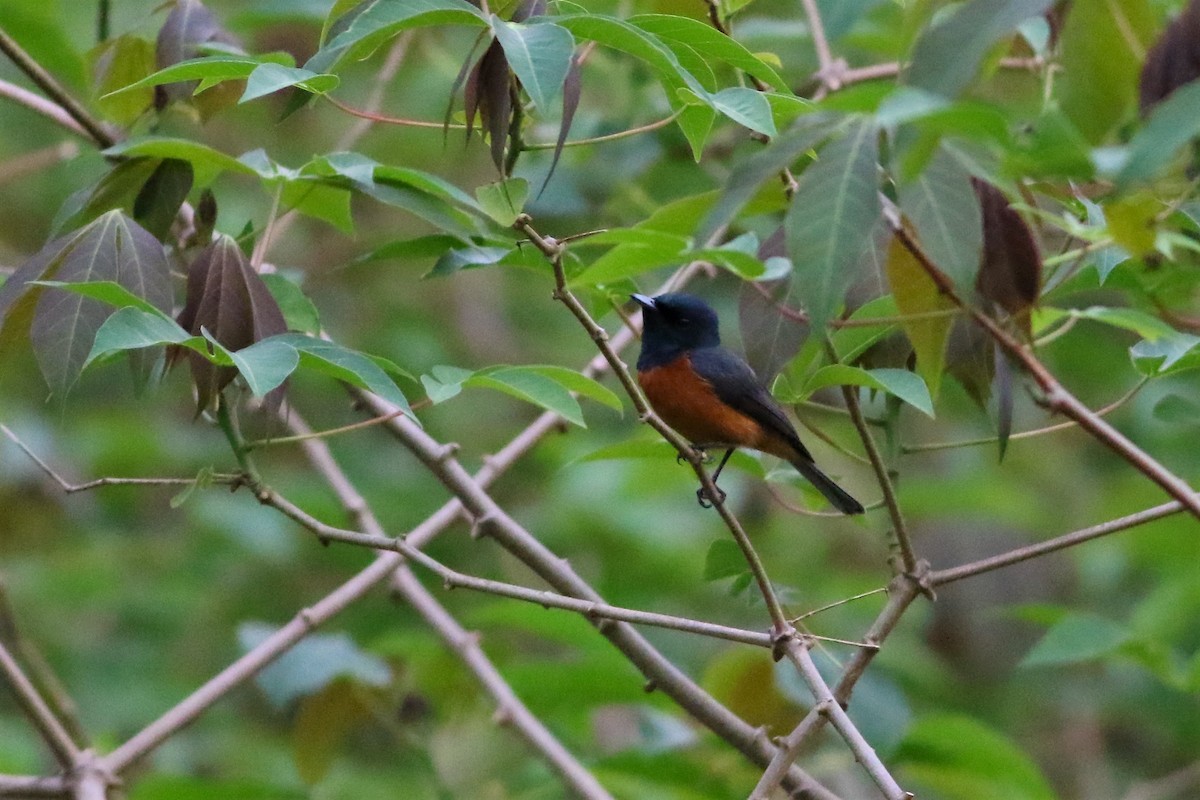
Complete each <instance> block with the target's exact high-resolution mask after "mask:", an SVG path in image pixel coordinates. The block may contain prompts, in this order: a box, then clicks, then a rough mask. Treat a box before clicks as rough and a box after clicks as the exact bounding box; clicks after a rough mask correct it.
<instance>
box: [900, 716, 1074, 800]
mask: <svg viewBox="0 0 1200 800" xmlns="http://www.w3.org/2000/svg"><path fill="white" fill-rule="evenodd" d="M894 761H895V764H896V766H897V767H898V768H899V769H900V770H901V775H899V776H897V777H898V778H899V779H900V780H901V782H902V783H904V784H905V785H907V784H909V783H919V784H921V785H923V786H927V787H929V789H930V791H931V794H932V793H936V795H937V796H939V797H961V798H967V797H969V798H971V800H1014V798H1020V799H1021V800H1056V797H1057V795H1056V794H1055V793H1054V790H1053V789H1051V788H1050V784H1049V783H1048V782H1047V781H1046V778H1045V777H1044V776H1043V775H1042V773H1041V771H1040V770H1039V769H1038V768H1037V765H1036V764H1035V763H1034V762H1033V760H1032V759H1031V758H1030V757H1029V756H1028V755H1026V754H1025V753H1023V752H1022V751H1021V750H1020V749H1018V748H1017V746H1016V745H1015V744H1013V742H1012V741H1011V740H1009V739H1008V738H1007V737H1005V736H1004V735H1002V734H1001V733H999V732H997V731H995V730H993V729H992V728H989V727H987V726H986V725H984V724H982V723H981V722H978V721H977V720H975V719H973V718H971V717H964V716H959V715H955V714H931V715H928V716H925V717H922V718H921V719H919V720H917V722H916V723H915V724H914V725H913V726H912V727H910V728H909V730H908V733H907V734H906V735H905V737H904V741H902V742H901V743H900V746H899V748H897V750H896V754H895V756H894Z"/></svg>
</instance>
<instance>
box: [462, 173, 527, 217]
mask: <svg viewBox="0 0 1200 800" xmlns="http://www.w3.org/2000/svg"><path fill="white" fill-rule="evenodd" d="M475 196H476V198H478V200H479V206H480V208H482V209H483V211H484V213H485V214H487V215H488V216H489V217H491V218H492V219H494V220H495V221H496V222H498V223H500V224H501V225H504V226H505V227H508V226H510V225H512V224H513V222H515V221H516V219H517V215H518V214H520V213H521V212H522V211H523V210H524V208H525V201H526V200H527V199H528V198H529V182H528V181H527V180H525V179H524V178H508V179H506V180H503V181H498V182H496V183H489V184H486V185H484V186H480V187H479V188H478V189H476V190H475Z"/></svg>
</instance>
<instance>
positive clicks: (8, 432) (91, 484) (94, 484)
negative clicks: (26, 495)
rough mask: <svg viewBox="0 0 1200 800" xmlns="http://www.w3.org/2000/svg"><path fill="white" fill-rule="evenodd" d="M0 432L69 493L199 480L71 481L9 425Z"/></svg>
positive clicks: (221, 478) (216, 480)
mask: <svg viewBox="0 0 1200 800" xmlns="http://www.w3.org/2000/svg"><path fill="white" fill-rule="evenodd" d="M0 433H3V434H4V435H5V436H6V437H7V438H8V439H9V440H10V441H11V442H12V443H13V444H15V445H16V446H17V447H19V448H21V452H23V453H25V455H27V456H29V458H30V460H31V461H33V463H35V464H37V466H38V468H39V469H41V471H42V472H44V473H46V475H47V476H49V477H50V478H51V479H52V480H53V481H54V482H55V483H57V484H58V485H59V487H60V488H61V489H62V490H63V491H64V492H66V493H67V494H74V493H75V492H86V491H88V490H91V489H98V488H100V487H102V486H191V485H193V484H195V483H197V481H198V479H197V478H115V477H104V478H93V479H92V480H90V481H84V482H83V483H71V482H70V481H68V480H67V479H65V478H63V477H62V476H61V475H59V474H58V473H57V472H55V471H54V468H53V467H51V466H50V465H49V464H47V463H46V462H45V461H43V460H42V459H41V457H39V456H38V454H37V453H35V452H33V450H31V449H30V448H29V446H28V445H27V444H25V442H23V441H22V440H21V439H20V437H18V436H17V435H16V434H15V433H13V431H12V429H11V428H9V427H8V426H7V425H4V424H2V423H0ZM207 480H209V481H210V482H211V483H213V484H221V485H225V486H236V485H237V484H238V483H239V482H240V481H241V476H240V475H231V474H224V473H218V474H214V475H212V476H211V477H210V478H208V479H207Z"/></svg>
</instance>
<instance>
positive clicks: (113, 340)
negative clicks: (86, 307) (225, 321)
mask: <svg viewBox="0 0 1200 800" xmlns="http://www.w3.org/2000/svg"><path fill="white" fill-rule="evenodd" d="M164 344H178V345H184V346H186V347H189V348H190V349H192V350H195V351H196V352H198V353H205V354H207V352H208V349H207V347H206V345H205V342H204V339H203V337H200V336H191V335H189V334H188V332H187V331H185V330H184V329H183V328H181V327H179V324H178V323H177V322H175V320H173V319H171V318H170V317H168V316H165V315H164V314H162V313H161V312H159V311H158V310H157V309H154V310H150V311H147V310H144V309H141V308H135V307H132V306H128V307H126V308H122V309H120V310H119V311H117V312H116V313H114V314H113V315H112V316H110V317H109V318H108V319H106V320H104V324H103V325H101V326H100V329H99V330H98V331H96V337H95V339H94V340H93V342H92V349H91V351H90V352H88V355H87V358H86V360H85V361H84V363H83V366H84V368H85V369H86V368H87V367H89V366H91V365H92V364H93V363H94V362H96V361H99V360H101V359H104V358H106V357H108V356H111V355H113V354H114V353H119V352H122V351H125V350H138V349H141V348H143V347H154V346H157V345H164Z"/></svg>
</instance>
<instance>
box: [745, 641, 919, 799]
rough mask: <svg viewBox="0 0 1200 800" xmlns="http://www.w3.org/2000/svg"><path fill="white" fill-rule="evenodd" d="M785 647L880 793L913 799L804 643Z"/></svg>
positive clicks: (820, 708) (825, 714) (819, 710)
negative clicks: (879, 753)
mask: <svg viewBox="0 0 1200 800" xmlns="http://www.w3.org/2000/svg"><path fill="white" fill-rule="evenodd" d="M786 648H787V649H786V651H785V652H786V654H787V658H788V660H789V661H791V662H792V664H793V665H795V667H796V669H797V670H798V671H799V672H800V675H801V676H802V677H803V678H804V682H805V683H806V684H808V688H809V691H811V692H812V693H813V697H814V698H815V699H816V701H817V705H816V707H815V709H814V710H816V711H817V713H819V714H820V715H821V716H822V717H824V718H826V719H828V720H829V721H830V722H831V723H832V724H833V727H834V730H836V731H837V732H838V733H839V734H840V735H841V737H842V739H843V740H845V742H846V745H847V746H848V747H849V748H850V752H852V753H854V757H855V759H857V761H858V762H859V763H860V764H862V765H863V768H864V769H865V770H866V771H867V774H868V775H869V776H871V780H872V781H874V782H875V785H876V786H877V787H879V791H880V792H882V793H883V796H884V797H885V798H887V800H912V797H913V795H912V793H911V792H906V791H904V790H903V789H901V788H900V784H898V783H896V779H895V778H893V777H892V775H891V773H890V772H888V770H887V767H885V766H884V765H883V761H881V760H880V759H879V755H878V754H877V753H876V752H875V749H874V748H873V747H871V745H870V744H869V743H868V742H867V740H866V739H865V738H863V735H862V734H861V733H859V730H858V728H856V727H855V726H854V723H853V722H852V721H851V720H850V716H849V715H848V714H847V713H846V710H845V709H843V708H842V706H841V704H840V703H838V701H837V700H836V699H835V698H834V696H833V692H832V691H831V690H830V688H829V685H828V684H827V683H825V679H824V678H823V677H821V673H820V671H819V670H818V669H817V665H816V664H815V663H814V662H813V659H812V653H810V652H809V649H808V647H807V646H806V645H805V644H804V643H803V642H800V641H797V640H795V639H791V640H789V641H788V642H787V645H786ZM765 777H766V776H765V775H764V778H765ZM756 792H757V789H756ZM768 794H769V792H765V793H763V794H762V795H759V794H756V793H754V794H751V795H750V797H751V798H758V797H761V798H762V800H767V797H768Z"/></svg>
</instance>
